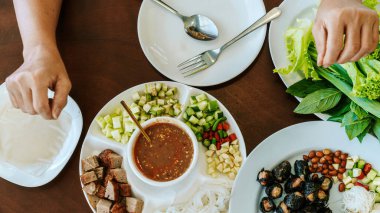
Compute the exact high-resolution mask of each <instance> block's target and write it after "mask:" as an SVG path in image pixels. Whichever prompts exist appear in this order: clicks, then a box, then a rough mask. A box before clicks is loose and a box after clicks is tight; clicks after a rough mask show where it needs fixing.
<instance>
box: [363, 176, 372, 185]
mask: <svg viewBox="0 0 380 213" xmlns="http://www.w3.org/2000/svg"><path fill="white" fill-rule="evenodd" d="M371 181H372V180H371V179H369V178H368V177H364V178H363V179H362V180H361V182H362V183H364V184H368V183H370V182H371Z"/></svg>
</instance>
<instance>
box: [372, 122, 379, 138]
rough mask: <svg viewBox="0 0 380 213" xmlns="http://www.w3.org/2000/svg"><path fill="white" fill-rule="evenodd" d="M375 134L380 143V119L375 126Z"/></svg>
mask: <svg viewBox="0 0 380 213" xmlns="http://www.w3.org/2000/svg"><path fill="white" fill-rule="evenodd" d="M373 133H374V134H375V135H376V137H377V139H379V141H380V119H379V118H376V121H375V124H374V125H373Z"/></svg>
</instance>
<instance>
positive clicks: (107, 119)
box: [104, 115, 112, 125]
mask: <svg viewBox="0 0 380 213" xmlns="http://www.w3.org/2000/svg"><path fill="white" fill-rule="evenodd" d="M104 120H105V121H106V122H107V124H111V125H112V118H111V115H106V116H104Z"/></svg>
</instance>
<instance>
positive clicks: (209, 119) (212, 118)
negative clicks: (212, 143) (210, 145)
mask: <svg viewBox="0 0 380 213" xmlns="http://www.w3.org/2000/svg"><path fill="white" fill-rule="evenodd" d="M212 120H214V116H211V115H209V116H207V117H206V121H207V122H210V121H212Z"/></svg>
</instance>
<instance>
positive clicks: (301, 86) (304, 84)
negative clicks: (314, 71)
mask: <svg viewBox="0 0 380 213" xmlns="http://www.w3.org/2000/svg"><path fill="white" fill-rule="evenodd" d="M333 87H334V86H333V85H332V84H331V83H330V82H328V81H326V80H320V81H312V80H309V79H302V80H300V81H298V82H297V83H295V84H293V85H292V86H290V87H289V88H288V89H287V90H286V92H287V93H289V94H291V95H293V96H297V97H299V98H304V97H306V96H307V95H309V94H311V93H313V92H315V91H318V90H320V89H326V88H333Z"/></svg>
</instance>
